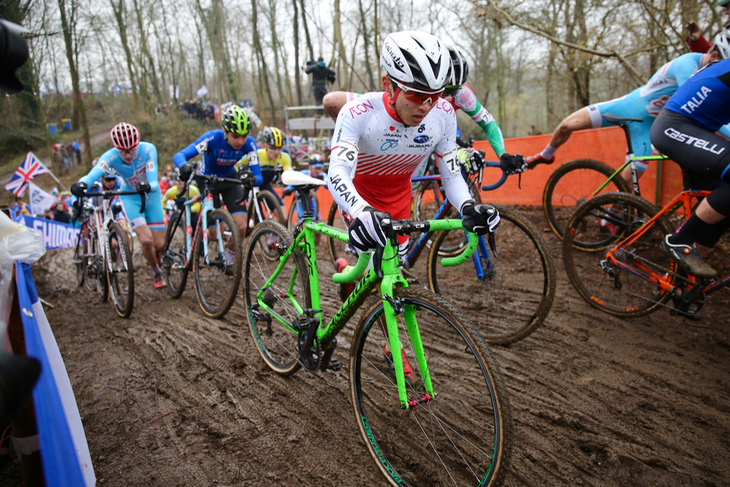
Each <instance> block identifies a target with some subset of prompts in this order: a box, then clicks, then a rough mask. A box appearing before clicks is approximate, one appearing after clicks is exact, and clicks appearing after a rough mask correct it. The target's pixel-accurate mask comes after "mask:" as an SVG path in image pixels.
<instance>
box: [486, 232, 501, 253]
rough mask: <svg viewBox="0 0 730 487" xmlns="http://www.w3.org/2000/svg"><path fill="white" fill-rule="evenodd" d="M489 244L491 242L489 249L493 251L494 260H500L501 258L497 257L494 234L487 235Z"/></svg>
mask: <svg viewBox="0 0 730 487" xmlns="http://www.w3.org/2000/svg"><path fill="white" fill-rule="evenodd" d="M487 242H489V248H490V249H491V251H492V254H493V255H494V258H495V259H498V258H499V256H498V255H497V242H496V241H495V240H494V232H489V235H487Z"/></svg>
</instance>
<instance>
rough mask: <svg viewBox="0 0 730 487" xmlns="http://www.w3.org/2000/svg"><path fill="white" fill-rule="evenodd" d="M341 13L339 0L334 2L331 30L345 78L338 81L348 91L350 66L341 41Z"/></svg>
mask: <svg viewBox="0 0 730 487" xmlns="http://www.w3.org/2000/svg"><path fill="white" fill-rule="evenodd" d="M341 17H342V13H341V11H340V0H335V18H334V19H333V26H332V27H333V30H334V36H335V44H337V52H338V54H339V57H340V61H341V62H342V65H343V70H342V72H344V73H345V76H344V77H343V79H342V80H340V86H343V87H345V89H348V88H349V87H350V69H349V68H350V65H349V64H348V62H347V51H345V43H344V41H343V40H342V24H341Z"/></svg>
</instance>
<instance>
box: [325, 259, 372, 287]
mask: <svg viewBox="0 0 730 487" xmlns="http://www.w3.org/2000/svg"><path fill="white" fill-rule="evenodd" d="M369 262H370V253H369V252H362V253H361V254H360V256H359V257H358V258H357V263H356V264H355V266H354V267H352V266H350V267H349V269H348V268H347V267H345V268H344V269H343V270H342V272H338V273H337V274H335V275H333V276H332V280H333V281H334V282H335V283H336V284H345V283H348V282H354V281H356V280H357V279H359V278H360V277H362V275H363V273H364V272H365V269H367V267H368V263H369Z"/></svg>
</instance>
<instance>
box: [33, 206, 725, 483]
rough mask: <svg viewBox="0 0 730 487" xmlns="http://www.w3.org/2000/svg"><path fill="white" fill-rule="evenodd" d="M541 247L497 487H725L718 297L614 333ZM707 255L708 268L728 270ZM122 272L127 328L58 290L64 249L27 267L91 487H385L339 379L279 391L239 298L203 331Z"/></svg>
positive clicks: (284, 382) (293, 380)
mask: <svg viewBox="0 0 730 487" xmlns="http://www.w3.org/2000/svg"><path fill="white" fill-rule="evenodd" d="M529 216H530V218H531V219H532V221H533V222H535V224H536V225H537V227H538V228H539V229H541V230H543V229H547V225H546V224H545V222H544V220H543V219H542V216H541V215H540V214H538V213H537V212H532V213H531V214H530V215H529ZM544 235H545V237H546V239H547V240H548V242H549V243H550V245H551V251H552V253H553V255H554V256H555V257H556V260H557V261H558V262H557V263H558V265H557V270H558V276H557V277H558V292H557V296H556V298H555V303H554V305H553V308H552V311H551V313H550V315H549V316H548V318H547V321H546V323H545V324H544V325H543V326H542V327H541V328H539V329H538V330H537V331H536V332H535V333H534V334H533V335H531V336H530V337H528V338H527V339H525V340H523V341H521V342H519V343H517V344H514V345H512V346H511V347H509V348H498V347H494V352H495V355H496V357H497V360H498V361H499V363H500V365H501V367H502V370H503V372H504V374H505V379H506V382H507V386H508V391H509V393H510V399H511V404H512V408H513V416H514V421H515V428H514V438H513V439H512V442H513V443H512V444H513V456H512V460H511V467H510V473H509V475H508V476H507V484H508V485H514V486H523V485H524V486H528V485H529V486H533V485H534V486H538V485H539V486H573V485H591V486H656V485H660V486H711V485H712V486H720V485H730V340H729V338H728V332H729V331H730V292H727V290H724V291H721V292H719V293H716V294H714V295H713V296H711V297H710V299H709V300H708V301H709V304H708V306H707V307H706V308H705V309H704V310H703V311H702V320H701V321H699V322H696V321H690V320H688V319H686V318H681V317H678V316H671V315H670V314H669V312H668V311H667V310H660V311H658V312H657V313H654V314H653V315H650V316H648V317H644V318H639V319H635V320H632V321H627V320H622V319H618V318H614V317H611V316H609V315H606V314H603V313H602V312H600V311H598V310H595V309H593V308H591V307H589V306H588V305H587V304H586V303H584V302H583V301H582V300H581V298H580V297H579V296H578V295H577V294H576V293H575V292H574V291H573V290H572V288H571V287H570V284H569V283H568V281H567V279H566V277H565V272H564V270H563V267H562V262H560V261H559V256H560V247H559V242H558V241H557V240H556V239H555V238H554V237H552V236H551V234H548V233H544ZM320 250H321V254H320V258H322V259H325V258H326V256H325V253H324V252H325V247H324V246H322V247H321V249H320ZM724 250H725V252H724V257H722V259H724V261H723V260H722V259H719V260H717V261H713V265H716V266H717V267H720V268H722V267H723V266H724V269H723V270H725V271H726V272H727V271H728V270H730V264H728V260H727V259H728V256H729V255H730V252H729V251H728V248H727V247H726V248H725V249H724ZM136 262H138V264H137V268H138V270H137V273H136V280H137V286H136V288H137V294H136V297H135V306H134V313H133V314H132V317H131V318H130V319H128V320H122V319H119V318H117V317H116V315H115V313H114V311H113V310H112V308H111V305H110V304H109V303H101V302H99V300H98V298H97V297H96V295H94V294H93V293H91V292H89V291H87V290H85V289H84V288H76V287H75V274H74V269H73V267H72V265H71V252H70V251H56V252H50V253H49V254H47V255H46V256H45V257H44V258H43V259H42V260H41V261H40V262H39V263H38V264H36V265H35V266H34V276H35V280H36V284H37V287H38V290H39V294H40V296H41V297H42V298H43V299H45V300H47V301H49V302H50V303H52V304H53V305H54V307H53V308H47V309H46V313H47V315H48V319H49V321H50V323H51V325H52V327H53V329H54V332H55V334H56V337H57V340H58V342H59V346H60V348H61V352H62V353H63V356H64V359H65V361H66V366H67V368H68V372H69V375H70V377H71V382H72V384H73V387H74V391H75V394H76V399H77V402H78V405H79V409H80V411H81V415H82V419H83V424H84V428H85V431H86V436H87V439H88V442H89V447H90V450H91V456H92V460H93V463H94V469H95V472H96V475H97V478H98V479H99V484H100V485H115V486H116V485H118V486H130V485H140V486H148V485H165V486H167V485H191V486H192V485H195V486H200V485H255V486H259V485H261V486H264V485H266V486H270V485H277V486H330V485H332V486H361V485H383V484H384V479H383V478H382V477H381V475H380V473H379V472H378V470H377V467H376V466H375V464H374V462H373V460H372V459H371V457H370V455H369V453H368V452H367V450H366V448H365V446H364V444H363V442H362V440H361V439H360V437H359V433H358V429H357V425H356V423H355V421H354V416H353V410H352V406H351V404H350V401H349V398H348V395H347V387H348V384H347V371H346V367H343V370H342V371H341V372H338V373H334V372H326V373H320V374H316V375H314V374H311V373H308V372H306V371H303V370H302V371H300V372H298V373H297V374H295V375H294V376H293V377H290V378H282V377H279V376H277V375H276V374H274V373H272V372H271V371H269V370H268V369H267V368H266V366H265V365H264V364H263V362H262V360H261V359H260V357H259V355H258V353H257V351H256V350H255V348H254V345H253V343H252V338H251V334H250V332H249V330H248V328H247V325H246V321H245V317H244V314H243V308H242V306H241V303H240V300H239V301H238V302H237V303H236V304H235V305H234V307H233V309H232V310H231V312H230V313H229V314H228V315H227V316H226V317H225V318H224V319H222V320H209V319H206V318H204V317H203V315H202V313H201V312H200V310H199V309H198V304H197V301H196V299H195V295H194V290H193V288H192V283H190V282H189V283H188V287H187V289H186V291H185V293H184V294H183V296H182V298H181V299H179V300H172V299H170V297H169V296H168V294H167V292H166V291H165V290H162V291H156V290H155V289H154V288H153V287H152V279H151V276H150V275H149V271H148V270H147V269H146V268H145V266H144V264H143V261H142V259H141V258H140V256H139V255H137V256H136ZM320 267H321V270H323V271H324V272H325V273H328V272H330V268H329V266H325V265H322V266H320ZM330 282H331V281H330ZM459 285H462V286H464V293H468V292H469V286H470V285H471V284H470V283H469V282H463V283H461V284H459ZM322 299H323V306H324V307H325V310H330V311H332V310H333V309H334V308H335V306H337V305H338V304H339V300H338V298H337V296H336V290H335V287H334V285H332V284H327V285H324V286H323V289H322ZM457 304H458V303H457ZM348 340H349V337H348V334H347V332H343V335H341V337H340V340H339V343H340V345H339V348H338V351H337V352H336V356H337V357H339V358H340V359H341V360H343V361H344V362H345V364H346V360H344V359H346V358H347V356H348V353H349V343H348Z"/></svg>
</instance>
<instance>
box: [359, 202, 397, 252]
mask: <svg viewBox="0 0 730 487" xmlns="http://www.w3.org/2000/svg"><path fill="white" fill-rule="evenodd" d="M383 220H390V214H389V213H384V212H382V211H375V209H374V208H373V207H371V206H366V207H365V208H364V209H363V210H362V212H360V214H359V215H357V217H355V218H354V219H353V220H352V223H350V226H349V227H348V228H347V233H348V235H349V238H348V241H349V242H350V243H351V244H352V245H353V246H354V247H355V248H356V249H358V250H361V251H363V252H365V251H368V250H372V249H374V248H376V247H385V240H386V238H391V237H392V235H394V233H393V228H392V227H391V226H390V225H386V228H383V226H382V222H383Z"/></svg>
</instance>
